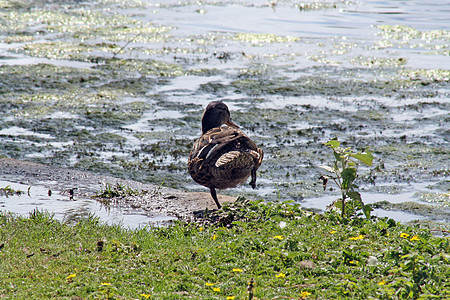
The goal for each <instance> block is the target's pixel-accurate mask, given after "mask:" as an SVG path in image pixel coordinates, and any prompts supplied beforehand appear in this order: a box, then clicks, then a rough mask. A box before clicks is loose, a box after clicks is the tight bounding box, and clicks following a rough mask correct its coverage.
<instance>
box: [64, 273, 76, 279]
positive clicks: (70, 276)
mask: <svg viewBox="0 0 450 300" xmlns="http://www.w3.org/2000/svg"><path fill="white" fill-rule="evenodd" d="M75 276H77V274H75V273H74V274H70V275H69V276H67V277H66V279H67V280H71V279H72V278H74V277H75Z"/></svg>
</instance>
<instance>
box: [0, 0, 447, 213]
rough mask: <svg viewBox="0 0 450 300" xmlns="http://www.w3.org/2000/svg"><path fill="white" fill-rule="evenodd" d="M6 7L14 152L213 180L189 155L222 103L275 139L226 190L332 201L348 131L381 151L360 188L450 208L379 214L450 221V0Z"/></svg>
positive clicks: (4, 142) (164, 178)
mask: <svg viewBox="0 0 450 300" xmlns="http://www.w3.org/2000/svg"><path fill="white" fill-rule="evenodd" d="M0 8H1V9H0V20H1V21H0V154H2V155H5V156H7V157H13V158H18V159H22V160H29V161H34V162H40V163H44V164H51V165H56V166H61V167H70V168H76V169H81V170H88V171H92V172H96V173H101V174H108V175H114V176H119V177H123V178H127V179H135V180H138V181H142V182H151V183H155V184H164V185H167V186H170V187H176V188H184V189H186V190H192V191H193V190H204V188H202V187H200V186H198V185H196V184H195V183H193V181H192V180H191V179H190V177H189V175H188V174H187V172H186V162H187V156H188V153H189V149H190V147H191V145H192V143H193V141H194V140H195V139H196V138H197V137H198V136H199V134H200V118H201V114H202V110H203V108H204V107H205V106H206V104H207V103H208V102H209V101H212V100H223V101H224V102H226V103H227V104H228V106H229V107H230V110H231V111H232V116H233V119H234V121H235V122H236V123H238V124H239V125H240V126H241V127H242V129H243V130H244V131H245V132H247V133H248V135H249V136H250V137H251V138H252V139H254V140H255V142H256V143H257V144H258V145H259V146H260V147H261V148H262V149H263V150H264V151H265V159H264V162H263V165H262V166H261V168H260V171H259V174H258V175H259V178H258V188H257V189H256V190H252V189H250V188H248V187H245V186H244V187H241V188H238V189H234V190H227V191H223V193H225V194H232V195H246V196H247V197H249V198H261V197H262V198H264V199H266V200H272V201H275V200H295V201H299V202H300V203H302V204H303V205H304V206H306V207H311V208H319V209H324V208H325V206H326V205H327V204H329V202H331V201H332V200H333V199H335V198H336V197H337V194H336V190H334V191H330V190H327V191H323V190H322V187H321V185H320V184H319V183H318V180H317V178H318V177H319V176H320V175H321V174H322V173H324V171H323V170H322V169H321V168H320V166H321V165H324V164H330V163H331V160H332V153H331V152H330V151H329V149H327V148H326V147H325V146H323V143H324V142H326V141H327V140H328V139H330V138H333V137H338V138H339V140H341V141H344V143H345V145H346V146H351V147H354V148H356V149H357V150H364V149H365V148H370V149H372V150H374V151H375V152H374V155H375V161H374V166H373V167H371V168H367V167H360V168H359V178H358V185H359V186H360V189H361V193H362V195H363V199H364V198H365V197H364V196H365V195H366V198H367V201H368V202H378V201H383V200H386V202H388V203H394V202H396V203H403V202H404V203H406V202H411V203H416V204H421V205H428V206H432V207H436V206H437V207H438V208H439V209H438V210H439V211H440V212H443V213H436V214H433V213H431V214H425V213H423V210H419V213H417V211H418V210H417V209H416V208H414V207H413V208H411V205H410V206H408V205H403V206H401V207H397V208H395V207H389V208H388V207H387V204H384V206H382V207H380V208H379V210H377V213H378V214H380V215H389V216H392V211H396V210H399V211H401V212H398V213H397V214H396V213H394V217H395V216H397V218H398V219H401V220H412V219H415V218H417V219H420V218H425V217H426V218H432V219H436V220H447V221H448V219H449V213H450V212H449V202H450V200H449V198H450V196H449V189H450V184H449V157H450V155H449V144H448V142H449V135H450V134H449V133H450V129H449V128H450V126H449V109H450V104H449V87H450V84H449V81H450V58H449V48H450V47H449V45H450V31H449V29H450V28H449V24H450V4H449V3H448V1H438V0H436V1H314V2H308V1H270V2H265V1H161V2H155V1H119V0H104V1H97V2H95V1H87V2H79V3H78V2H73V1H58V2H51V1H33V3H32V4H29V3H25V2H20V1H19V2H14V3H10V2H0ZM0 180H1V178H0ZM394 199H395V200H398V201H393V200H394ZM2 201H3V203H5V201H8V200H7V199H2ZM66 204H67V203H64V204H61V205H60V208H61V209H62V210H65V209H75V206H74V207H71V208H65V205H66ZM20 205H22V204H20ZM18 206H19V204H17V205H16V204H14V203H13V202H11V201H9V203H8V204H7V205H6V204H4V205H3V208H2V209H7V210H11V211H14V210H17V211H19V209H16V208H14V207H18ZM412 206H414V205H412ZM421 211H422V213H420V212H421ZM412 212H414V214H412V215H411V213H412Z"/></svg>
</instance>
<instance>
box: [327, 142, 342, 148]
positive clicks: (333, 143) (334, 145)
mask: <svg viewBox="0 0 450 300" xmlns="http://www.w3.org/2000/svg"><path fill="white" fill-rule="evenodd" d="M325 145H326V146H330V147H331V148H333V149H335V148H337V147H339V146H340V145H341V142H339V141H338V140H329V141H328V142H326V143H325Z"/></svg>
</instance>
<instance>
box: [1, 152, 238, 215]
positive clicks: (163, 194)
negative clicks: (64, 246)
mask: <svg viewBox="0 0 450 300" xmlns="http://www.w3.org/2000/svg"><path fill="white" fill-rule="evenodd" d="M0 179H1V180H4V181H9V182H15V183H21V184H25V185H28V186H30V190H29V192H30V191H31V193H30V194H31V195H30V201H32V195H33V193H32V192H33V187H35V186H43V187H45V188H47V189H49V190H50V191H52V193H54V192H59V193H60V194H63V195H66V196H67V198H71V199H70V200H71V201H79V200H81V199H92V197H93V196H94V195H96V194H98V193H99V192H100V191H102V190H103V189H104V188H105V186H106V184H109V185H111V186H116V185H117V184H119V185H121V186H125V187H127V188H130V189H132V190H134V191H139V192H141V193H140V194H139V195H135V196H132V195H130V196H127V197H116V198H112V199H109V201H110V205H111V206H120V207H121V208H127V207H129V208H132V210H133V213H134V214H145V215H147V216H149V217H151V216H155V215H158V216H161V215H167V216H172V217H176V218H190V217H193V212H195V211H199V210H204V209H206V208H207V209H215V208H216V205H215V203H214V201H213V200H212V198H211V195H210V194H209V193H204V192H186V191H183V190H177V189H172V188H167V187H163V186H156V185H152V184H143V183H140V182H137V181H134V180H125V179H120V178H115V177H111V176H103V175H97V174H94V173H91V172H82V171H78V170H72V169H66V168H58V167H52V166H47V165H43V164H37V163H32V162H26V161H20V160H17V159H10V158H2V159H0ZM70 190H72V191H73V197H71V196H70ZM24 192H25V193H27V191H24ZM50 197H51V195H49V198H50ZM218 197H219V201H220V202H222V203H223V202H232V201H234V200H235V198H234V197H230V196H225V195H220V194H219V195H218ZM49 209H52V208H49Z"/></svg>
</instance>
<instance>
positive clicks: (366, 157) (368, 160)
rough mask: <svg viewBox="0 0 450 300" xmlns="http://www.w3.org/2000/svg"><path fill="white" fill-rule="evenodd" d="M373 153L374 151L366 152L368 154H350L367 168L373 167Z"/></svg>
mask: <svg viewBox="0 0 450 300" xmlns="http://www.w3.org/2000/svg"><path fill="white" fill-rule="evenodd" d="M372 153H373V151H366V152H361V151H359V152H358V153H355V154H350V155H351V157H353V158H356V159H357V160H359V161H360V162H362V163H363V164H365V165H367V166H371V165H372V161H373V155H372Z"/></svg>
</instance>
